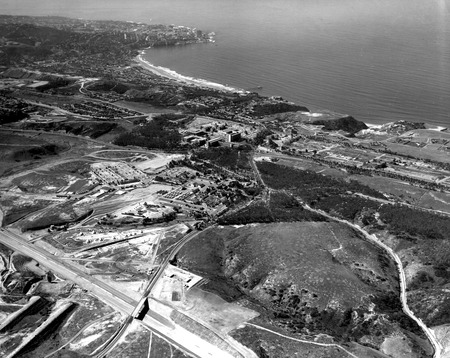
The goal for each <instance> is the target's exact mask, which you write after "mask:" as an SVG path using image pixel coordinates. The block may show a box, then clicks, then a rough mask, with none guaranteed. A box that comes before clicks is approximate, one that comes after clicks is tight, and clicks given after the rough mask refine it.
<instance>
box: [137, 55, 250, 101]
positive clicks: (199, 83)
mask: <svg viewBox="0 0 450 358" xmlns="http://www.w3.org/2000/svg"><path fill="white" fill-rule="evenodd" d="M144 55H145V50H142V51H140V53H139V55H138V56H136V57H135V59H136V61H137V62H138V64H139V65H140V66H141V67H143V68H145V69H146V70H149V71H150V72H152V73H154V74H155V75H158V76H161V77H164V78H168V79H169V80H173V81H177V82H181V83H184V84H187V85H190V86H196V87H204V88H211V89H215V90H218V91H223V92H233V93H247V91H245V90H243V89H239V88H234V87H231V86H226V85H222V84H220V83H215V82H211V81H207V80H203V79H200V78H194V77H189V76H184V75H181V74H179V73H178V72H175V71H173V70H171V69H170V68H166V67H162V66H155V65H153V64H152V63H150V62H148V61H147V60H146V59H144V57H143V56H144Z"/></svg>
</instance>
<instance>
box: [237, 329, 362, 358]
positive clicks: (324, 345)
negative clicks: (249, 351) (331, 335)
mask: <svg viewBox="0 0 450 358" xmlns="http://www.w3.org/2000/svg"><path fill="white" fill-rule="evenodd" d="M244 324H245V325H247V326H252V327H255V328H257V329H261V330H263V331H267V332H270V333H273V334H276V335H277V336H280V337H283V338H287V339H290V340H293V341H297V342H300V343H307V344H314V345H316V346H321V347H335V348H339V349H342V350H343V351H344V352H345V353H347V354H348V355H350V356H351V357H353V358H359V357H358V356H355V355H354V354H353V353H352V352H350V351H348V350H346V349H345V348H343V347H341V346H340V345H339V344H336V343H318V342H311V341H307V340H304V339H298V338H294V337H289V336H285V335H284V334H281V333H278V332H276V331H272V330H271V329H268V328H264V327H262V326H258V325H256V324H253V323H248V322H246V323H244Z"/></svg>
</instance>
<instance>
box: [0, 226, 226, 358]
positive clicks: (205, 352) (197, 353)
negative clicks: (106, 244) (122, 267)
mask: <svg viewBox="0 0 450 358" xmlns="http://www.w3.org/2000/svg"><path fill="white" fill-rule="evenodd" d="M211 228H212V227H210V228H209V229H211ZM197 234H198V232H197V231H194V232H191V233H190V234H188V235H186V236H185V237H184V238H183V239H181V240H180V242H178V243H177V245H175V247H174V248H173V249H172V251H171V254H170V255H168V257H167V258H166V259H165V260H164V262H163V263H162V265H161V267H160V269H159V270H158V272H157V273H156V274H155V276H154V277H153V279H152V280H151V281H150V282H149V285H148V286H147V289H146V290H145V294H149V293H150V291H151V289H152V288H153V286H154V284H155V283H156V281H157V280H158V279H159V278H160V277H161V276H162V274H163V272H164V269H165V267H167V265H168V263H169V261H170V260H171V259H172V258H173V257H174V256H175V255H176V254H177V253H178V251H179V250H180V249H181V247H182V246H183V245H184V244H186V243H187V242H188V241H189V240H191V239H193V238H194V237H195V236H196V235H197ZM0 242H1V243H3V244H4V245H6V246H8V247H10V248H11V249H13V250H15V251H18V252H20V253H22V254H24V255H26V256H29V257H32V258H34V259H35V260H36V261H38V262H40V263H41V264H42V265H43V266H45V267H47V268H48V269H50V270H52V271H53V272H54V273H55V274H57V275H59V276H61V277H64V278H66V279H68V280H71V281H73V282H75V283H77V284H78V285H79V286H80V287H82V288H84V289H87V290H89V291H90V292H91V293H93V294H94V295H95V296H97V297H98V298H99V299H101V300H102V301H103V302H105V303H106V304H108V305H110V306H111V307H113V308H114V309H116V310H118V311H120V312H122V313H124V314H126V315H127V316H128V318H127V319H126V321H125V322H124V323H123V325H122V326H121V328H120V330H118V331H117V333H116V334H115V335H114V336H113V337H112V339H111V341H110V344H108V345H107V346H105V347H104V349H102V351H101V352H100V353H99V354H98V356H105V355H106V354H108V353H110V352H111V351H112V349H113V348H114V346H115V344H116V343H117V341H118V340H119V339H120V337H121V336H122V335H123V334H124V332H125V331H126V328H127V327H128V325H129V323H130V322H131V321H132V317H133V315H134V314H136V312H138V310H139V308H140V307H141V305H142V303H143V302H144V300H145V298H146V296H143V299H142V300H141V301H140V302H139V303H138V302H136V301H135V300H134V299H132V298H131V297H128V296H127V295H126V294H125V293H123V292H120V291H117V290H116V289H115V288H113V287H111V286H109V285H108V284H106V283H104V282H102V281H100V280H98V279H96V278H94V277H91V276H90V275H88V274H86V273H85V272H84V271H83V270H81V269H80V268H79V267H77V265H76V264H72V263H69V262H67V261H66V260H61V259H60V258H58V257H56V256H54V255H52V254H50V253H49V252H47V251H45V250H43V249H41V248H39V247H37V246H35V245H33V244H31V243H29V242H28V241H26V240H25V239H23V238H22V237H21V236H20V235H17V234H15V233H13V232H11V231H8V230H6V229H0ZM142 324H143V325H144V326H145V327H147V328H148V329H150V330H151V331H152V332H155V333H156V334H157V335H159V336H161V337H162V338H163V339H165V340H166V341H167V342H169V343H170V344H172V345H173V346H175V347H177V348H178V349H180V350H182V351H183V352H185V353H186V354H188V355H190V356H192V357H196V358H205V357H206V358H216V357H223V358H227V357H229V358H232V357H231V355H230V354H228V353H227V352H224V351H222V350H221V349H219V348H218V347H215V346H213V345H212V344H210V343H208V342H206V341H204V340H202V339H201V338H200V337H198V336H196V335H195V334H192V333H190V332H188V331H187V330H185V329H183V328H181V327H178V326H175V325H174V324H173V323H172V322H171V321H169V320H168V319H166V318H165V317H162V316H160V315H159V314H158V313H157V312H153V311H150V312H149V313H148V314H147V315H146V316H145V318H144V320H143V321H142Z"/></svg>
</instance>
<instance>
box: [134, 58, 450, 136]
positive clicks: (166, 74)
mask: <svg viewBox="0 0 450 358" xmlns="http://www.w3.org/2000/svg"><path fill="white" fill-rule="evenodd" d="M145 51H146V50H141V51H140V52H139V55H138V56H136V57H135V60H136V62H137V63H138V65H139V66H141V67H142V68H144V69H146V70H148V71H150V72H152V73H154V74H155V75H157V76H161V77H163V78H167V79H169V80H172V81H176V82H180V83H183V84H185V85H189V86H194V87H200V88H210V89H214V90H218V91H222V92H232V93H248V91H246V90H243V89H239V88H235V87H231V86H227V85H223V84H220V83H216V82H211V81H208V80H204V79H200V78H194V77H190V76H185V75H182V74H179V73H178V72H176V71H174V70H171V69H170V68H167V67H162V66H156V65H154V64H152V63H150V62H149V61H147V60H146V59H145V58H144V57H143V56H144V55H145V54H146V52H145ZM321 114H322V113H320V111H319V113H312V117H320V116H321ZM394 122H396V121H386V122H385V121H383V123H368V122H364V123H365V124H366V125H367V126H368V127H369V130H374V129H378V128H380V127H382V126H383V125H386V124H389V123H394ZM413 123H417V122H413ZM423 123H424V124H425V125H426V127H427V128H426V129H428V130H434V131H438V132H440V131H445V130H448V127H445V126H440V125H432V124H429V123H427V122H423Z"/></svg>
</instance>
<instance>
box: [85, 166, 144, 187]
mask: <svg viewBox="0 0 450 358" xmlns="http://www.w3.org/2000/svg"><path fill="white" fill-rule="evenodd" d="M91 168H92V174H93V175H94V177H96V178H97V180H98V181H100V182H101V183H102V184H105V185H118V186H121V187H125V186H130V185H135V184H137V183H139V182H146V181H147V180H148V176H147V174H145V173H144V172H142V171H140V170H138V169H136V168H134V167H132V166H131V165H128V164H127V163H123V162H100V163H94V164H92V166H91Z"/></svg>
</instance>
